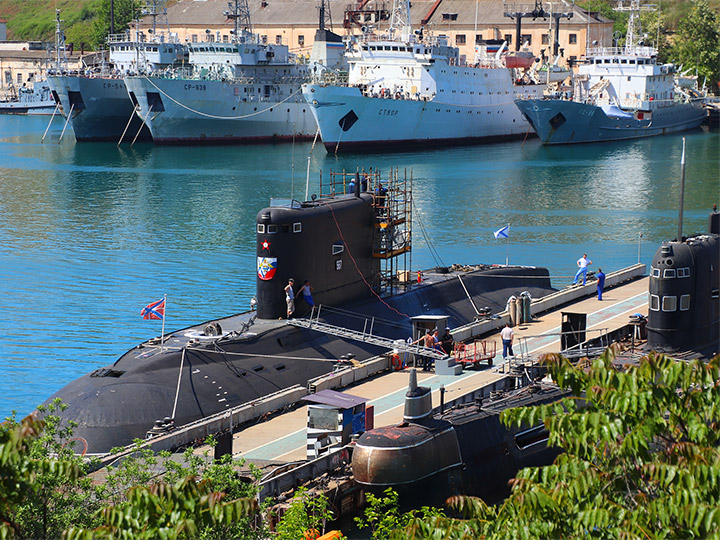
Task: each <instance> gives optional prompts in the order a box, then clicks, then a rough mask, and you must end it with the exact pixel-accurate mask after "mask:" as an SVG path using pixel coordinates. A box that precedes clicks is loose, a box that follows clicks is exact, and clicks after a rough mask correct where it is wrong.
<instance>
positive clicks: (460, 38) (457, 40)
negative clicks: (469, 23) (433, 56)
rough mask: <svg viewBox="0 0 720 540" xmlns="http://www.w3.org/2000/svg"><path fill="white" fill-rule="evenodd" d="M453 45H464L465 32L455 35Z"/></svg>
mask: <svg viewBox="0 0 720 540" xmlns="http://www.w3.org/2000/svg"><path fill="white" fill-rule="evenodd" d="M455 45H465V34H458V35H457V36H455Z"/></svg>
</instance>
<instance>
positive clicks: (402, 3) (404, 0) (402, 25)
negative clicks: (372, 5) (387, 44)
mask: <svg viewBox="0 0 720 540" xmlns="http://www.w3.org/2000/svg"><path fill="white" fill-rule="evenodd" d="M396 32H399V33H400V40H401V41H406V42H407V41H410V36H411V35H412V27H411V25H410V0H393V10H392V13H391V15H390V39H395V33H396Z"/></svg>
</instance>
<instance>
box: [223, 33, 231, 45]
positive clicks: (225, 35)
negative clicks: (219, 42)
mask: <svg viewBox="0 0 720 540" xmlns="http://www.w3.org/2000/svg"><path fill="white" fill-rule="evenodd" d="M229 42H230V37H229V36H228V35H227V34H223V43H229Z"/></svg>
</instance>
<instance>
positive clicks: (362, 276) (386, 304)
mask: <svg viewBox="0 0 720 540" xmlns="http://www.w3.org/2000/svg"><path fill="white" fill-rule="evenodd" d="M321 204H324V205H325V206H327V207H328V208H329V209H330V213H331V214H332V217H333V221H334V222H335V226H336V227H337V230H338V233H340V239H341V240H342V242H343V245H344V246H345V248H346V249H347V252H348V255H350V260H352V262H353V264H354V265H355V270H357V273H358V274H360V277H361V278H362V280H363V281H364V282H365V285H367V286H368V289H370V292H372V293H373V294H374V295H375V296H377V298H378V300H380V302H382V303H383V304H385V306H386V307H387V308H388V309H391V310H392V311H394V312H395V313H397V314H398V315H402V316H403V317H407V318H408V319H409V318H410V316H409V315H407V314H405V313H402V312H401V311H398V310H397V309H395V308H394V307H392V306H391V305H390V304H388V303H387V302H386V301H385V300H383V299H382V298H381V296H380V295H379V294H378V293H377V292H375V289H373V288H372V285H370V284H369V283H368V282H367V280H366V279H365V276H364V275H363V273H362V272H361V271H360V267H359V266H358V264H357V262H356V261H355V257H353V255H352V253H351V252H350V246H348V245H347V242H345V237H344V236H343V233H342V229H340V224H339V223H338V220H337V218H336V217H335V210H333V207H332V205H331V204H330V203H326V202H322V203H321Z"/></svg>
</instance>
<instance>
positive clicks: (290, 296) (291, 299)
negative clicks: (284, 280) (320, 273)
mask: <svg viewBox="0 0 720 540" xmlns="http://www.w3.org/2000/svg"><path fill="white" fill-rule="evenodd" d="M294 286H295V280H294V279H293V278H290V279H288V284H287V285H285V303H286V304H287V318H288V319H289V318H290V316H291V315H292V314H293V312H294V311H295V291H293V287H294Z"/></svg>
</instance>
